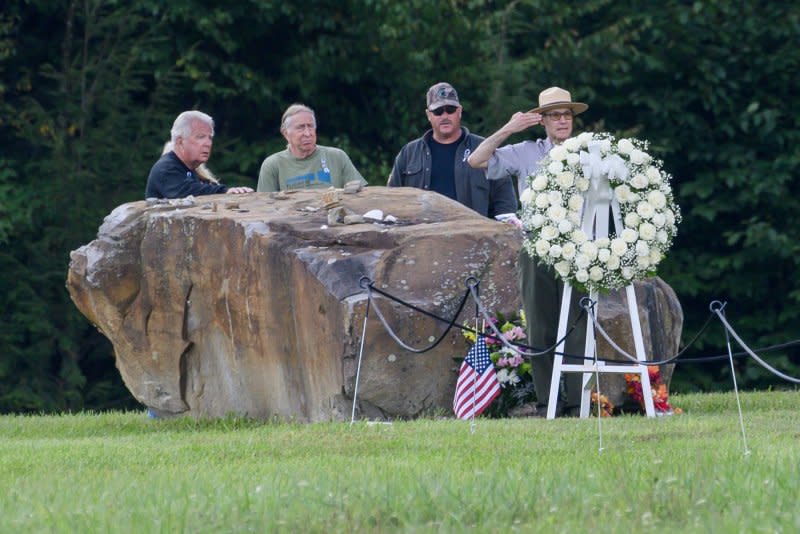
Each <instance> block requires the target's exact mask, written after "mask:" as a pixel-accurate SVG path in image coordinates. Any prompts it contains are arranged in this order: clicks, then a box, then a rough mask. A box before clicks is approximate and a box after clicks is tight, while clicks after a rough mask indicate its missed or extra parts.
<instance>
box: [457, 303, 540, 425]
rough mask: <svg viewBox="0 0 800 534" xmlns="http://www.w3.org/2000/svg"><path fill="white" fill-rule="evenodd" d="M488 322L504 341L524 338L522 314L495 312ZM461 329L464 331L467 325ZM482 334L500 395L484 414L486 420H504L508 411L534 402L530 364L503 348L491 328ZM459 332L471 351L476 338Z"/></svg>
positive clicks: (469, 332) (512, 350)
mask: <svg viewBox="0 0 800 534" xmlns="http://www.w3.org/2000/svg"><path fill="white" fill-rule="evenodd" d="M491 320H492V323H494V325H495V327H496V328H497V329H498V330H499V331H500V332H501V333H502V335H503V338H505V339H506V340H507V341H520V340H523V339H525V338H526V334H525V313H524V312H523V311H522V310H520V311H519V313H518V314H513V313H512V314H503V313H500V312H496V313H495V314H494V315H493V316H492V317H491ZM464 326H467V327H468V325H467V324H465V325H464ZM483 331H484V332H485V336H486V337H485V341H486V346H487V347H488V349H489V351H490V353H491V354H490V357H491V358H492V363H494V367H495V372H496V373H497V381H498V382H500V387H501V388H502V391H501V393H500V395H499V396H498V397H497V398H496V399H495V401H494V402H493V403H492V405H491V406H489V407H488V408H487V409H486V410H485V411H484V413H485V414H486V415H488V416H490V417H508V415H509V410H512V409H513V408H515V407H517V406H520V405H522V404H526V403H528V402H531V401H532V400H533V399H534V394H533V375H531V364H530V363H529V362H527V361H525V359H524V358H523V357H522V355H521V354H520V353H519V352H517V351H516V350H514V349H513V348H509V347H507V346H505V345H503V342H502V341H501V340H500V339H497V338H496V337H495V334H494V331H493V330H492V329H491V328H489V327H486V328H484V329H483ZM463 332H464V338H465V339H466V340H467V343H468V344H469V346H470V347H471V346H472V345H473V344H474V343H475V339H476V334H475V333H474V332H472V331H468V330H464V331H463Z"/></svg>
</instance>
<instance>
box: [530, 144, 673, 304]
mask: <svg viewBox="0 0 800 534" xmlns="http://www.w3.org/2000/svg"><path fill="white" fill-rule="evenodd" d="M587 173H588V174H593V175H594V185H593V183H592V179H593V176H588V175H587ZM670 178H671V177H670V175H669V174H667V173H666V172H664V171H663V170H662V169H661V162H660V161H658V160H654V159H653V158H652V157H651V156H650V155H649V154H648V153H647V142H645V141H640V140H638V139H620V140H619V141H616V140H615V139H614V137H612V136H611V135H610V134H607V133H600V134H592V133H582V134H580V135H578V136H577V137H571V138H569V139H567V140H566V141H564V143H562V144H561V145H558V146H555V147H553V149H552V150H550V153H549V154H548V155H547V156H546V157H545V159H544V160H543V161H542V162H541V167H540V169H539V171H538V172H537V173H536V174H535V175H533V176H528V185H529V188H528V189H526V190H525V191H524V192H523V194H522V196H521V199H520V200H521V201H522V210H521V215H520V218H521V220H522V223H523V226H524V228H525V230H526V231H527V236H526V238H525V241H524V246H525V249H526V250H527V251H528V253H529V254H531V256H533V257H537V258H539V259H540V260H541V261H543V262H544V263H546V264H547V265H552V266H553V268H554V269H555V271H556V273H558V276H560V277H561V278H562V279H563V280H564V281H565V282H568V283H569V284H571V285H572V286H573V287H575V288H578V289H580V290H582V291H585V292H594V291H600V292H606V291H608V290H611V289H618V288H620V287H624V286H627V285H628V284H630V283H631V282H632V281H633V280H639V279H642V278H646V277H649V276H654V275H655V273H656V267H657V266H658V264H659V262H660V261H661V260H662V259H663V258H664V256H665V255H666V253H667V251H668V250H669V247H670V246H671V245H672V240H673V239H674V237H675V234H676V233H677V225H678V223H679V222H680V220H681V216H680V210H679V208H678V206H677V205H676V204H675V201H674V198H673V195H672V188H671V187H670V185H669V180H670ZM606 179H607V180H608V184H609V185H610V190H611V192H613V199H612V200H611V201H610V202H611V203H612V204H618V206H619V210H618V211H617V210H616V209H615V218H616V219H617V224H616V225H615V224H614V222H613V219H612V222H611V223H610V225H609V233H608V237H603V236H600V237H598V238H596V239H595V238H594V236H592V235H590V233H589V232H586V231H584V230H583V229H581V226H582V216H583V213H584V211H585V209H586V203H587V195H588V194H589V191H590V188H592V189H595V190H597V184H598V183H600V182H598V180H606ZM602 187H604V186H602V185H601V186H600V188H601V189H602ZM618 225H620V226H621V228H622V230H621V231H619V232H618V234H617V233H615V232H614V230H615V228H616V227H617V226H618Z"/></svg>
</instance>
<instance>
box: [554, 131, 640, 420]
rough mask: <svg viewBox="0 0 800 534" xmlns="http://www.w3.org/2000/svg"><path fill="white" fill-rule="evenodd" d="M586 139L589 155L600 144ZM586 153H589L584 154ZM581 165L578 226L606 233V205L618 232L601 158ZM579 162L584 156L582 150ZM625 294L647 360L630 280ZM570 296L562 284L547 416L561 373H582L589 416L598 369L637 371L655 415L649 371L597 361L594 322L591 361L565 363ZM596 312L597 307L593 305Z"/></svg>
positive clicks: (589, 334)
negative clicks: (584, 184) (585, 187)
mask: <svg viewBox="0 0 800 534" xmlns="http://www.w3.org/2000/svg"><path fill="white" fill-rule="evenodd" d="M592 145H593V143H592V142H590V143H589V152H590V153H591V154H592V155H595V154H598V155H599V152H598V150H599V147H597V146H592ZM587 155H588V154H587ZM586 160H587V161H586V164H585V165H584V175H585V176H586V177H587V178H588V179H589V180H590V184H591V185H590V187H589V191H587V193H586V195H585V197H584V206H583V216H582V220H581V229H582V230H583V231H584V232H585V233H586V235H587V236H594V237H593V239H595V240H596V239H598V238H600V237H608V223H609V221H608V215H609V208H610V211H611V212H612V214H613V216H614V228H615V230H616V234H617V235H620V234H621V233H622V230H623V226H622V219H621V218H620V212H619V202H618V201H617V199H616V198H614V195H613V192H612V191H611V184H610V183H609V181H608V173H609V170H608V169H606V168H604V167H603V165H602V163H601V161H600V158H599V157H595V160H594V161H588V160H589V158H586ZM581 162H582V164H583V163H584V157H583V153H582V158H581ZM625 295H626V298H627V300H628V314H629V315H630V319H631V330H632V331H633V344H634V347H635V349H636V358H637V359H638V360H639V361H644V360H646V357H645V353H644V340H643V337H642V325H641V323H640V322H639V309H638V308H639V307H638V304H637V303H636V294H635V292H634V290H633V283H631V284H628V285H627V286H626V287H625ZM571 297H572V286H571V285H569V284H568V283H566V284H564V292H563V294H562V297H561V314H560V317H559V320H558V337H557V338H556V339H558V340H560V342H559V344H558V345H557V346H556V349H555V350H556V355H555V356H554V358H553V375H552V377H551V381H550V399H549V400H548V403H547V418H548V419H553V418H555V416H556V403H557V402H558V391H559V385H560V382H561V374H562V373H583V388H582V392H581V411H580V416H581V417H582V418H586V417H589V410H590V404H591V388H592V386H593V385H594V382H595V377H596V376H597V374H598V373H630V374H638V375H639V377H640V380H641V384H642V396H643V397H644V406H645V412H646V414H647V416H648V417H654V416H655V408H654V407H653V394H652V392H651V389H650V375H649V373H648V371H647V366H646V365H644V364H639V365H637V364H633V363H632V364H616V363H608V362H601V361H597V355H596V350H595V337H594V327H593V326H594V325H593V324H592V322H591V321H590V320H588V319H587V321H586V344H585V347H584V351H583V353H584V355H595V360H594V361H589V360H584V361H583V363H577V364H570V363H564V356H563V353H564V345H565V340H564V336H565V335H566V333H567V324H568V322H569V304H570V299H571ZM589 298H591V299H592V300H593V301H594V302H596V303H597V306H596V308H599V306H600V301H599V300H598V295H597V292H596V291H592V292H591V293H590V294H589ZM595 314H597V309H595Z"/></svg>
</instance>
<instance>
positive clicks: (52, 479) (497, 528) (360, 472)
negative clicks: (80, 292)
mask: <svg viewBox="0 0 800 534" xmlns="http://www.w3.org/2000/svg"><path fill="white" fill-rule="evenodd" d="M671 401H672V403H673V405H675V406H678V407H681V408H683V410H684V411H685V413H684V414H683V415H679V416H673V417H667V418H657V419H647V418H644V417H638V416H633V417H630V416H628V417H618V418H614V419H604V420H603V421H602V438H603V445H604V449H603V451H602V452H598V446H599V439H598V438H599V435H600V434H599V431H598V422H597V419H588V420H580V419H558V420H555V421H546V420H543V419H515V420H510V419H506V420H483V419H479V420H478V421H476V425H475V432H474V433H471V432H470V424H469V423H468V422H464V421H456V420H452V419H441V420H435V419H425V420H418V421H411V422H395V423H394V424H392V425H368V424H366V423H364V422H361V423H357V424H355V425H353V426H352V427H351V426H350V425H349V424H346V423H324V424H311V425H299V424H290V423H277V422H276V423H256V422H252V421H245V420H241V419H224V420H218V421H200V422H198V421H194V420H190V419H174V420H158V421H153V420H148V419H147V418H146V417H145V415H144V412H143V411H142V412H136V413H104V414H77V415H62V416H39V417H28V416H4V417H1V418H0V484H2V488H3V490H2V493H0V532H15V533H16V532H81V533H83V532H104V533H105V532H246V531H254V532H271V531H280V532H396V531H400V532H434V531H436V532H438V531H445V532H461V531H473V532H513V531H521V532H571V533H578V532H632V533H633V532H637V531H649V532H653V531H657V532H686V531H689V532H798V531H800V510H798V501H800V392H797V391H794V392H759V393H747V394H743V396H742V406H743V410H744V423H745V429H746V432H747V442H748V446H749V449H750V454H749V455H745V454H744V450H743V444H742V436H741V431H740V427H739V419H738V414H737V411H736V400H735V397H734V396H733V393H728V394H713V395H684V396H678V395H675V396H673V397H672V399H671Z"/></svg>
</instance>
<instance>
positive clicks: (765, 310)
mask: <svg viewBox="0 0 800 534" xmlns="http://www.w3.org/2000/svg"><path fill="white" fill-rule="evenodd" d="M798 35H800V8H799V7H798V6H797V5H793V4H791V3H782V2H777V1H775V2H770V1H745V2H726V1H723V0H707V1H698V2H692V1H679V0H659V1H652V0H641V1H636V2H632V1H624V0H623V1H612V0H585V1H584V2H580V3H575V4H572V3H568V2H556V1H553V0H443V1H438V2H431V1H430V0H336V1H333V0H319V1H312V2H303V3H301V2H285V1H280V2H278V1H269V0H249V1H241V2H234V3H231V4H230V5H224V4H222V3H217V2H210V1H207V0H175V1H173V2H169V3H163V2H160V1H157V0H142V1H139V2H120V1H114V0H105V1H101V0H80V1H78V0H73V1H67V0H60V1H59V0H27V1H23V0H7V1H6V2H4V7H3V10H2V12H1V13H0V147H2V148H0V307H2V310H3V321H2V323H0V412H39V411H63V410H78V409H108V408H118V407H132V406H135V402H134V401H133V400H132V398H131V397H130V395H129V394H128V393H127V390H125V388H124V386H123V385H122V383H121V381H120V378H119V375H118V373H117V371H116V369H115V368H114V361H113V353H112V348H111V346H110V344H109V343H108V342H107V341H106V340H105V338H103V337H102V335H101V334H99V333H98V332H97V331H96V330H95V329H94V328H93V327H92V326H91V325H90V324H88V322H87V321H86V320H85V318H83V317H82V316H81V315H80V314H79V313H78V311H77V310H76V309H75V307H74V305H73V304H72V303H71V301H70V299H69V296H68V294H67V291H66V289H65V287H64V282H65V278H66V270H67V267H68V264H69V253H70V251H71V250H74V249H76V248H78V247H79V246H81V245H82V244H85V243H87V242H89V241H91V240H92V239H93V238H94V236H95V234H96V231H97V228H98V226H99V225H100V223H101V222H102V219H103V217H104V216H105V215H106V214H108V213H109V212H110V211H111V210H112V209H113V208H114V207H115V206H117V205H119V204H121V203H124V202H129V201H134V200H139V199H141V198H142V196H143V190H144V183H145V179H146V176H147V173H148V171H149V168H150V166H151V165H152V164H153V162H154V161H155V160H156V158H157V157H158V155H159V154H160V148H161V146H162V144H163V143H164V142H165V141H166V140H167V138H168V135H169V129H170V126H171V123H172V120H173V119H174V117H175V116H176V115H177V114H178V113H179V112H180V111H182V110H184V109H190V108H196V109H201V110H204V111H206V112H208V113H209V114H211V115H212V116H213V117H214V118H215V121H216V125H217V128H216V133H217V135H216V143H215V148H214V155H213V157H212V160H211V166H212V168H213V169H214V170H215V172H217V173H218V174H219V175H220V176H222V177H223V179H224V181H225V182H226V183H229V184H235V185H251V186H254V185H255V182H256V177H257V173H258V168H259V165H260V163H261V161H262V160H263V158H264V157H265V156H266V155H267V154H270V153H272V152H274V151H276V150H280V149H282V148H283V146H284V142H283V140H282V138H281V137H280V135H279V132H278V124H279V120H280V115H281V113H282V112H283V110H284V109H285V108H286V106H287V105H288V104H290V103H292V102H296V101H299V102H304V103H307V104H309V105H311V106H312V107H314V108H315V109H316V111H317V114H318V121H319V135H320V142H321V143H323V144H333V145H336V146H340V147H342V148H344V149H345V150H347V151H348V152H349V154H350V156H351V158H352V159H353V161H354V162H355V164H356V166H357V167H358V168H359V169H360V170H361V172H362V174H364V176H365V177H367V178H368V180H369V181H370V183H372V184H383V183H385V179H386V176H387V175H388V173H389V170H390V168H391V164H392V161H393V159H394V156H395V155H396V153H397V152H398V151H399V149H400V148H401V147H402V145H403V144H405V143H406V142H408V141H409V140H411V139H413V138H415V137H417V136H419V135H420V134H421V133H422V132H423V131H424V129H426V127H427V124H426V120H425V115H424V112H423V109H424V105H425V104H424V96H425V91H426V89H427V88H428V87H429V86H430V85H432V84H433V83H435V82H438V81H443V80H446V81H449V82H451V83H453V85H455V86H456V88H457V89H458V90H459V94H460V95H461V97H462V103H463V105H464V122H465V124H466V125H467V126H468V127H469V128H470V129H471V130H472V131H475V132H477V133H480V134H483V135H488V134H489V133H491V132H493V131H494V130H496V129H497V128H498V127H499V126H501V125H502V124H503V123H504V122H505V121H506V120H507V119H508V117H509V116H510V115H511V114H512V113H513V112H514V111H518V110H525V109H530V108H531V107H533V105H534V104H535V102H536V100H537V95H538V93H539V91H540V90H541V89H543V88H545V87H548V86H551V85H559V86H562V87H565V88H568V89H570V90H571V91H572V93H573V97H574V98H576V99H578V100H581V101H585V102H588V103H589V104H590V109H589V111H588V112H587V113H585V114H584V115H582V116H581V117H580V118H581V119H582V121H578V122H577V124H576V130H577V131H580V130H595V131H611V132H612V133H615V134H617V135H634V136H637V137H639V138H644V139H648V140H650V142H651V151H652V152H653V153H655V154H656V155H657V157H659V158H661V159H663V160H664V162H665V167H666V169H667V170H669V171H670V172H671V173H672V174H673V176H674V186H675V189H676V192H677V199H678V202H679V203H680V205H681V207H682V211H683V215H684V222H683V224H682V226H681V228H680V236H679V239H678V240H677V242H676V245H675V247H674V250H673V253H672V255H671V256H670V257H669V258H668V260H667V262H666V264H665V266H664V268H663V269H662V270H661V272H660V275H661V276H662V277H663V278H664V279H665V280H666V281H667V282H668V283H669V284H670V285H672V286H673V288H675V290H676V291H677V293H678V296H679V298H680V300H681V303H682V305H683V307H684V312H685V315H686V320H685V327H684V339H690V337H691V336H692V334H694V333H695V332H697V331H698V329H699V328H700V327H701V325H702V323H703V321H704V320H705V319H706V317H707V316H708V303H709V301H711V300H712V299H720V300H724V301H727V302H728V305H727V308H726V312H727V314H728V317H729V319H730V320H732V321H733V323H734V325H735V327H736V328H737V329H738V330H739V331H740V333H741V334H742V335H743V336H744V338H745V339H746V340H748V341H749V342H750V343H751V344H752V345H753V346H758V347H762V346H766V345H773V344H778V343H782V342H786V341H789V340H794V339H797V338H799V337H800V335H798V334H799V333H800V327H798V321H799V320H800V282H798V277H797V272H798V270H800V269H798V268H799V267H800V260H798V257H799V255H800V240H798V239H797V236H798V235H800V217H798V215H800V194H799V193H800V182H798V179H797V178H798V170H799V169H800V148H798V147H800V112H798V109H797V106H795V102H794V100H793V99H794V98H795V97H797V95H798V94H800V87H798V85H799V83H798V77H797V74H796V73H797V72H799V71H800V51H798V47H797V46H796V40H797V36H798ZM536 134H539V135H541V132H536ZM522 138H523V137H522V136H516V137H515V138H512V139H511V140H510V141H519V140H521V139H522ZM724 348H725V337H724V334H723V332H722V331H721V329H719V328H716V329H712V330H710V331H708V332H706V333H705V334H704V335H703V336H702V337H701V341H700V344H699V345H696V352H695V353H696V354H699V353H703V354H718V353H722V352H724ZM769 358H770V362H771V363H773V364H774V365H775V366H777V367H779V368H781V369H783V370H784V371H785V372H787V373H789V374H793V375H794V376H797V375H800V356H799V355H798V349H797V348H794V347H788V348H783V349H780V350H776V351H772V352H770V353H769ZM737 366H738V369H737V374H739V373H741V376H740V384H743V385H744V386H745V387H749V388H766V387H785V386H786V383H785V382H784V383H782V382H781V381H780V380H778V379H775V378H774V377H771V376H770V375H769V374H768V373H766V372H765V371H763V370H762V369H761V368H760V367H759V366H757V365H754V363H753V362H750V361H747V360H737ZM728 387H730V370H729V368H728V367H727V366H726V364H725V362H722V363H717V364H706V365H703V366H700V365H688V364H686V365H681V366H680V367H679V368H678V370H677V372H676V374H675V379H674V382H673V389H681V388H683V389H698V388H699V389H705V390H711V389H719V388H728Z"/></svg>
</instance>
